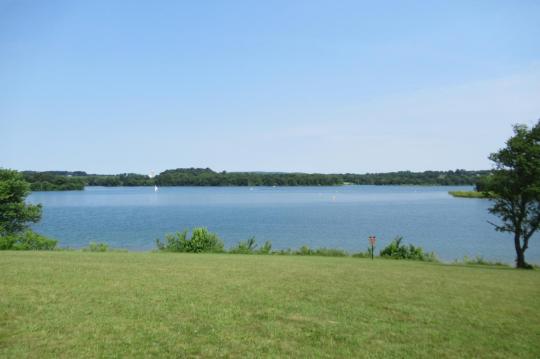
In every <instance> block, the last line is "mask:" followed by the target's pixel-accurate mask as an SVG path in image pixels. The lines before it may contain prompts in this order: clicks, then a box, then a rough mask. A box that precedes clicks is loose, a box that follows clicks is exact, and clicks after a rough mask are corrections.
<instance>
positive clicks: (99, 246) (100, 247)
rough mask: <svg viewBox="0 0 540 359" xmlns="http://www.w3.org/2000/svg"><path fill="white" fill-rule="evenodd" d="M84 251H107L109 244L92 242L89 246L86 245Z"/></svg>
mask: <svg viewBox="0 0 540 359" xmlns="http://www.w3.org/2000/svg"><path fill="white" fill-rule="evenodd" d="M82 250H83V252H107V251H108V250H109V245H108V244H107V243H98V242H90V243H89V244H88V247H84V248H83V249H82Z"/></svg>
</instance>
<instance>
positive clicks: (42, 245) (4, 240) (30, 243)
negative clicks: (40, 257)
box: [0, 230, 58, 251]
mask: <svg viewBox="0 0 540 359" xmlns="http://www.w3.org/2000/svg"><path fill="white" fill-rule="evenodd" d="M57 243H58V241H57V240H55V239H51V238H47V237H45V236H42V235H41V234H38V233H36V232H34V231H31V230H26V231H23V232H20V233H17V234H11V235H7V236H3V237H0V250H19V251H37V250H41V251H50V250H54V249H55V248H56V244H57Z"/></svg>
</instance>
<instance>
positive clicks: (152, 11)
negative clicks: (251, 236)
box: [0, 0, 540, 173]
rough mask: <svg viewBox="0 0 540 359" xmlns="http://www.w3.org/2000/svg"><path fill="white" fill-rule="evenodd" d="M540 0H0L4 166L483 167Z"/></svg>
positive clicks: (536, 92) (528, 109)
mask: <svg viewBox="0 0 540 359" xmlns="http://www.w3.org/2000/svg"><path fill="white" fill-rule="evenodd" d="M538 19H540V2H539V1H526V0H521V1H496V0H490V1H446V2H442V1H418V2H417V1H380V2H374V1H370V2H367V1H366V2H363V1H313V0H310V1H293V0H287V1H266V2H262V1H189V2H188V1H185V2H183V1H133V0H131V1H98V0H93V1H80V2H79V1H46V2H45V1H37V0H35V1H24V0H20V1H3V0H0V167H8V168H15V169H19V170H24V169H34V170H49V169H58V170H59V169H66V170H86V171H88V172H96V173H119V172H139V173H148V172H149V171H151V170H153V171H156V172H158V171H161V170H164V169H167V168H177V167H211V168H213V169H215V170H228V171H238V170H253V171H261V170H263V171H304V172H356V173H364V172H381V171H394V170H427V169H456V168H465V169H485V168H490V163H489V161H488V160H487V156H488V154H489V153H490V152H493V151H495V150H497V149H498V148H499V147H501V146H502V145H503V144H504V141H505V139H506V138H507V137H509V136H510V135H511V125H512V124H513V123H517V122H520V123H528V124H532V123H534V122H535V121H536V120H537V119H538V118H540V40H539V39H540V23H539V21H538Z"/></svg>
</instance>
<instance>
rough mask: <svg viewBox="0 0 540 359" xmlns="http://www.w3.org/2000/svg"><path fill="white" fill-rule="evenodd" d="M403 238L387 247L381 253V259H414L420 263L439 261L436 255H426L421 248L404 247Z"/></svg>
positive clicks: (396, 239) (397, 239) (395, 240)
mask: <svg viewBox="0 0 540 359" xmlns="http://www.w3.org/2000/svg"><path fill="white" fill-rule="evenodd" d="M402 240H403V237H401V236H398V237H396V238H394V240H393V241H392V242H391V243H390V244H389V245H388V246H386V247H385V248H384V249H383V250H382V251H381V252H380V256H381V257H386V258H392V259H412V260H419V261H427V262H434V261H436V260H437V258H436V256H435V254H434V253H425V252H424V250H423V249H422V248H421V247H415V246H413V245H412V244H409V245H408V246H406V245H402V244H401V241H402Z"/></svg>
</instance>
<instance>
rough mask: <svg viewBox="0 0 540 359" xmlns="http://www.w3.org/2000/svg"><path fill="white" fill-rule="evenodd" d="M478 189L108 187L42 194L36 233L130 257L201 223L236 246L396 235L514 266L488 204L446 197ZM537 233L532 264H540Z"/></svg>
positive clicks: (344, 242) (319, 243) (446, 254)
mask: <svg viewBox="0 0 540 359" xmlns="http://www.w3.org/2000/svg"><path fill="white" fill-rule="evenodd" d="M453 189H462V190H463V189H465V190H467V189H470V188H469V187H408V186H343V187H274V188H272V187H254V188H249V187H168V188H167V187H163V188H160V190H159V192H157V193H156V192H154V188H153V187H132V188H122V187H117V188H102V187H87V188H86V189H85V190H84V191H70V192H36V193H32V194H31V195H30V197H29V201H30V202H34V203H42V204H43V206H44V210H43V219H42V221H41V222H40V223H39V224H38V225H36V226H35V229H36V230H37V231H39V232H41V233H43V234H46V235H49V236H52V237H54V238H57V239H59V240H60V245H61V246H70V247H82V246H85V245H87V244H88V242H90V241H102V242H107V243H109V244H110V245H111V246H113V247H122V248H127V249H130V250H149V249H153V248H154V245H155V239H156V238H158V237H163V235H164V234H165V233H168V232H175V231H179V230H182V229H184V228H192V227H196V226H205V227H208V228H209V229H210V230H211V231H214V232H217V233H218V234H219V235H220V237H221V238H223V240H224V241H225V244H226V246H231V245H233V244H235V243H236V242H238V241H239V240H244V239H247V238H248V237H250V236H256V238H257V241H258V242H259V243H262V242H264V241H265V240H271V241H272V244H273V247H274V248H276V249H281V248H289V247H290V248H297V247H299V246H301V245H308V246H310V247H324V246H326V247H338V248H342V249H346V250H349V251H358V250H365V249H366V248H367V245H368V240H367V238H368V236H369V235H371V234H375V235H376V236H377V238H378V239H379V241H378V248H381V247H382V246H384V245H386V244H387V243H389V242H390V241H391V239H392V238H394V237H395V236H396V235H402V236H404V237H405V241H406V242H408V243H413V244H415V245H420V246H422V247H424V249H426V250H428V251H435V252H436V253H437V254H438V255H439V257H440V258H442V259H443V260H453V259H456V258H462V257H463V256H465V255H467V256H470V257H472V256H476V255H482V256H483V257H485V258H487V259H491V260H502V261H505V262H509V263H510V262H512V261H513V259H514V249H513V245H512V241H511V237H510V236H509V235H508V234H501V233H497V232H495V231H494V230H493V228H492V226H491V225H489V224H488V223H487V222H486V221H487V220H494V219H493V218H492V217H491V216H490V215H489V214H488V212H487V208H488V206H489V201H487V200H479V199H458V198H452V197H451V196H449V195H448V194H447V192H448V191H449V190H453ZM538 239H539V238H538V236H536V238H532V239H531V248H529V250H528V251H527V259H528V260H529V261H530V262H533V263H540V243H538Z"/></svg>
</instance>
